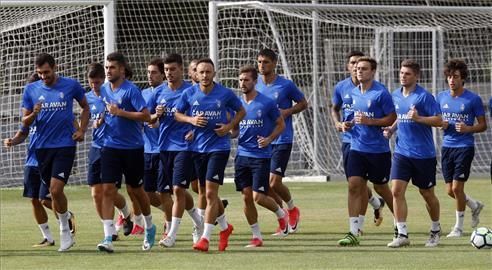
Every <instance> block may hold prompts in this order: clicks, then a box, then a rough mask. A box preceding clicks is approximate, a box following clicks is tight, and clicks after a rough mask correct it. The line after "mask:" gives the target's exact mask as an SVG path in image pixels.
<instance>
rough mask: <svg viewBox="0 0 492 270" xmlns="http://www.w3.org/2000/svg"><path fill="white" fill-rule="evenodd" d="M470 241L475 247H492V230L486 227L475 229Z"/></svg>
mask: <svg viewBox="0 0 492 270" xmlns="http://www.w3.org/2000/svg"><path fill="white" fill-rule="evenodd" d="M470 243H471V244H472V246H474V247H475V248H478V249H481V248H492V231H491V230H490V229H489V228H486V227H480V228H477V229H475V230H474V231H473V232H472V234H471V237H470Z"/></svg>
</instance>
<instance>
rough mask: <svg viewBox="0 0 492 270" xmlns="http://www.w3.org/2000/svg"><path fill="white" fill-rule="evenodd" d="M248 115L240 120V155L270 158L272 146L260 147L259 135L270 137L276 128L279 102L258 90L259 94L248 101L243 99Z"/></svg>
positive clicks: (238, 153)
mask: <svg viewBox="0 0 492 270" xmlns="http://www.w3.org/2000/svg"><path fill="white" fill-rule="evenodd" d="M241 102H242V104H243V107H244V108H245V110H246V116H245V117H244V118H243V120H241V122H239V139H238V152H237V155H238V156H245V157H252V158H270V157H271V156H272V146H271V145H268V146H267V147H265V148H260V147H258V136H262V137H268V136H269V135H270V134H271V133H272V131H273V129H274V128H275V125H276V121H277V119H278V117H279V116H280V111H279V110H278V108H277V104H276V103H275V101H273V100H272V99H270V98H268V97H267V96H265V95H263V94H261V93H259V92H258V95H257V96H256V97H255V98H254V99H253V100H251V101H250V103H249V104H248V103H246V101H245V100H244V99H241Z"/></svg>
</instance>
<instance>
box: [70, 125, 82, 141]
mask: <svg viewBox="0 0 492 270" xmlns="http://www.w3.org/2000/svg"><path fill="white" fill-rule="evenodd" d="M84 137H85V132H84V131H83V130H82V129H80V128H79V129H77V131H75V133H74V134H72V140H74V141H76V142H82V141H84Z"/></svg>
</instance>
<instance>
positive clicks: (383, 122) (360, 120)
mask: <svg viewBox="0 0 492 270" xmlns="http://www.w3.org/2000/svg"><path fill="white" fill-rule="evenodd" d="M354 120H355V123H356V124H361V125H366V126H379V127H387V126H391V125H392V124H393V123H394V122H395V120H396V113H395V112H391V113H389V114H387V115H385V116H384V117H382V118H369V117H367V116H365V115H364V114H362V113H361V112H357V113H356V114H355V116H354Z"/></svg>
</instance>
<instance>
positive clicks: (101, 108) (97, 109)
mask: <svg viewBox="0 0 492 270" xmlns="http://www.w3.org/2000/svg"><path fill="white" fill-rule="evenodd" d="M85 98H86V99H87V103H89V108H90V112H91V121H97V120H99V119H101V118H103V117H104V114H105V112H106V104H105V103H104V101H103V99H102V97H101V96H97V95H96V94H95V93H94V90H92V91H90V92H88V93H86V94H85ZM106 126H107V124H106V121H104V122H103V124H102V125H101V126H100V127H98V128H94V129H92V147H95V148H101V147H102V146H103V145H104V132H105V130H106Z"/></svg>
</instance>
